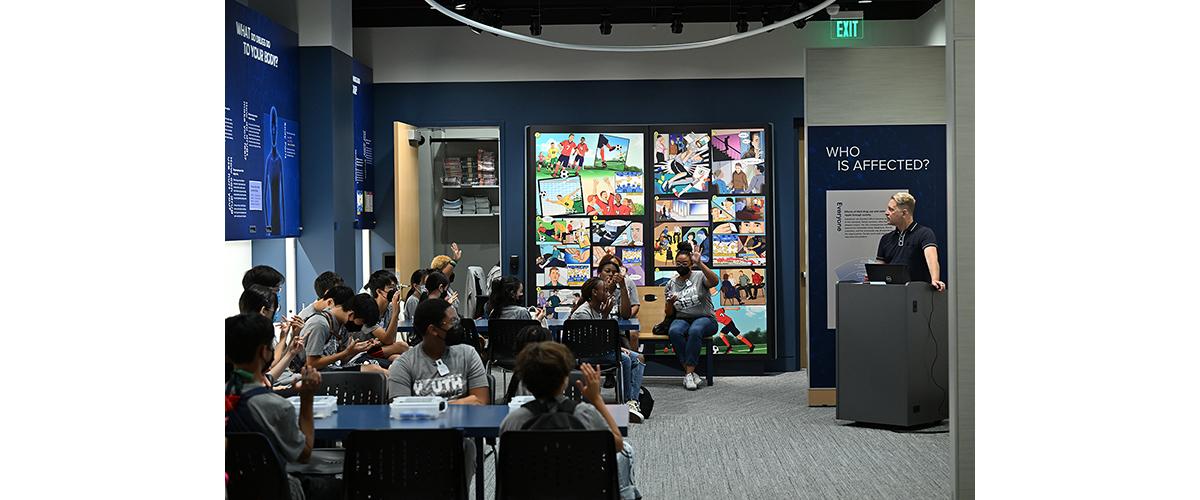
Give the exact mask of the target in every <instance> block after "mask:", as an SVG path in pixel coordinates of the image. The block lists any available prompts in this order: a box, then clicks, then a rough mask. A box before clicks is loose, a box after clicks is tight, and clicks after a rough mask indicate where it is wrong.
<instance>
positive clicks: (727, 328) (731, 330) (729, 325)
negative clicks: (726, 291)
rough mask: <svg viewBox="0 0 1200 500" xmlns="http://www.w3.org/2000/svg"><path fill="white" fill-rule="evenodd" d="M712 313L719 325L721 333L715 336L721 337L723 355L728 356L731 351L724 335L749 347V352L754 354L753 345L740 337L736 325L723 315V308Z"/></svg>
mask: <svg viewBox="0 0 1200 500" xmlns="http://www.w3.org/2000/svg"><path fill="white" fill-rule="evenodd" d="M713 313H714V314H715V315H716V316H717V323H720V324H721V331H719V332H717V336H718V337H721V342H724V343H725V354H729V351H732V350H733V346H732V345H730V344H729V339H727V338H725V335H726V334H729V335H732V336H733V337H734V338H736V339H738V340H739V341H741V342H742V343H743V344H746V345H747V346H750V351H749V352H754V343H753V342H750V340H749V339H747V338H746V337H743V336H742V332H741V330H738V327H737V325H736V324H734V323H733V318H730V317H729V316H728V315H726V314H725V308H724V307H722V308H720V309H717V310H716V311H713Z"/></svg>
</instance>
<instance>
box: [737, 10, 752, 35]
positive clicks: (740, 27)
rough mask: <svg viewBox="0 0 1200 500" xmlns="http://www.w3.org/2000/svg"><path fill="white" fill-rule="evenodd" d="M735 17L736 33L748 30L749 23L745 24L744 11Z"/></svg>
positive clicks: (740, 11)
mask: <svg viewBox="0 0 1200 500" xmlns="http://www.w3.org/2000/svg"><path fill="white" fill-rule="evenodd" d="M737 15H738V20H737V32H738V33H745V32H746V30H748V29H750V23H748V22H746V11H744V10H739V11H738V13H737Z"/></svg>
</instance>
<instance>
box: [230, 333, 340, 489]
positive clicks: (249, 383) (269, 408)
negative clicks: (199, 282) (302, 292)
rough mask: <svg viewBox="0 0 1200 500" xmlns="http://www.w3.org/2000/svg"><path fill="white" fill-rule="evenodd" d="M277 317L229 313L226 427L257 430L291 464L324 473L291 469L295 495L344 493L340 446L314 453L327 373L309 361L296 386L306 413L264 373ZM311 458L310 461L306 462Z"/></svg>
mask: <svg viewBox="0 0 1200 500" xmlns="http://www.w3.org/2000/svg"><path fill="white" fill-rule="evenodd" d="M274 336H275V333H274V330H273V328H272V325H271V320H269V319H267V318H265V317H263V316H262V315H260V314H257V313H249V314H239V315H237V316H231V317H229V318H226V319H225V356H226V357H227V358H228V359H229V360H230V361H231V362H232V363H233V366H234V373H233V376H232V378H231V379H230V380H229V383H228V384H227V386H226V388H225V432H257V433H260V434H263V435H265V436H266V437H267V440H268V441H270V443H271V447H272V448H273V449H274V451H275V453H276V454H277V455H278V456H279V459H280V461H281V462H283V463H284V464H285V465H286V466H287V467H288V469H289V470H295V469H298V468H305V469H307V471H308V472H312V473H316V474H321V475H320V476H307V475H302V476H296V475H292V474H289V475H288V487H289V490H290V493H291V498H306V497H307V498H338V497H339V496H340V495H339V494H340V493H341V488H340V482H338V481H337V480H336V479H333V476H332V475H330V474H336V473H339V472H341V470H340V469H341V463H340V460H341V459H340V458H338V457H337V456H336V452H325V453H326V455H322V456H319V457H318V456H315V455H314V454H313V439H314V434H313V394H315V393H316V392H317V389H318V388H319V387H320V386H321V374H320V373H319V372H317V370H315V369H313V368H310V367H305V368H304V371H303V372H302V373H301V376H300V382H299V383H298V384H296V389H297V391H298V392H299V393H300V415H299V419H297V415H296V409H295V408H294V407H293V406H292V403H289V402H288V400H286V399H284V398H283V397H282V396H280V395H278V394H275V393H274V391H272V390H271V386H270V383H269V382H268V381H267V379H266V377H265V376H264V375H263V372H265V371H266V370H267V368H268V366H269V364H270V361H271V357H272V353H271V341H272V339H273V338H274ZM301 464H306V465H301Z"/></svg>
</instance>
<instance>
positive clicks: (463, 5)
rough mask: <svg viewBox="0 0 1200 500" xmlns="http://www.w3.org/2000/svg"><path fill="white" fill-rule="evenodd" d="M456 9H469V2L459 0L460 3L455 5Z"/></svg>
mask: <svg viewBox="0 0 1200 500" xmlns="http://www.w3.org/2000/svg"><path fill="white" fill-rule="evenodd" d="M454 10H467V3H466V2H459V3H457V4H455V5H454Z"/></svg>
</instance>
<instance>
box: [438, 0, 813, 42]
mask: <svg viewBox="0 0 1200 500" xmlns="http://www.w3.org/2000/svg"><path fill="white" fill-rule="evenodd" d="M834 1H835V0H816V3H815V5H814V6H812V7H809V8H808V9H805V10H804V11H803V12H801V13H799V14H795V15H793V16H790V17H788V18H787V19H783V20H782V21H781V23H791V22H795V21H798V20H800V19H807V18H811V17H812V16H813V15H815V14H817V13H819V12H820V11H821V10H822V9H824V8H826V7H828V6H830V5H834ZM425 4H426V5H429V7H430V8H431V9H433V10H436V11H438V12H440V13H441V14H442V15H444V16H446V17H448V18H450V19H453V20H455V21H458V22H460V23H463V24H465V25H467V26H471V27H474V28H476V29H479V30H483V31H487V32H489V33H492V34H494V35H497V36H502V37H504V38H508V39H510V40H516V41H519V42H525V43H529V44H533V45H540V46H542V47H550V48H555V49H565V50H582V51H588V52H639V53H640V52H670V51H681V50H693V49H702V48H706V47H716V46H718V45H724V44H726V43H730V42H735V41H738V40H742V39H745V38H750V37H753V36H758V35H761V34H763V33H766V32H768V31H771V30H774V29H776V28H773V27H765V26H764V27H759V28H755V29H752V30H749V31H747V32H745V33H730V34H728V35H725V36H718V37H716V38H711V39H705V40H697V41H694V42H680V43H668V44H654V45H591V44H579V43H566V42H559V41H555V40H546V39H543V38H536V37H531V36H527V35H523V34H520V33H515V32H512V31H505V30H500V29H496V28H493V27H491V26H488V25H487V24H484V23H483V22H480V21H478V20H476V19H473V18H472V17H470V16H465V15H463V14H459V13H457V12H455V11H454V8H453V7H447V6H445V5H442V4H441V3H439V0H425ZM677 20H678V25H679V30H680V31H683V20H682V19H677Z"/></svg>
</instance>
